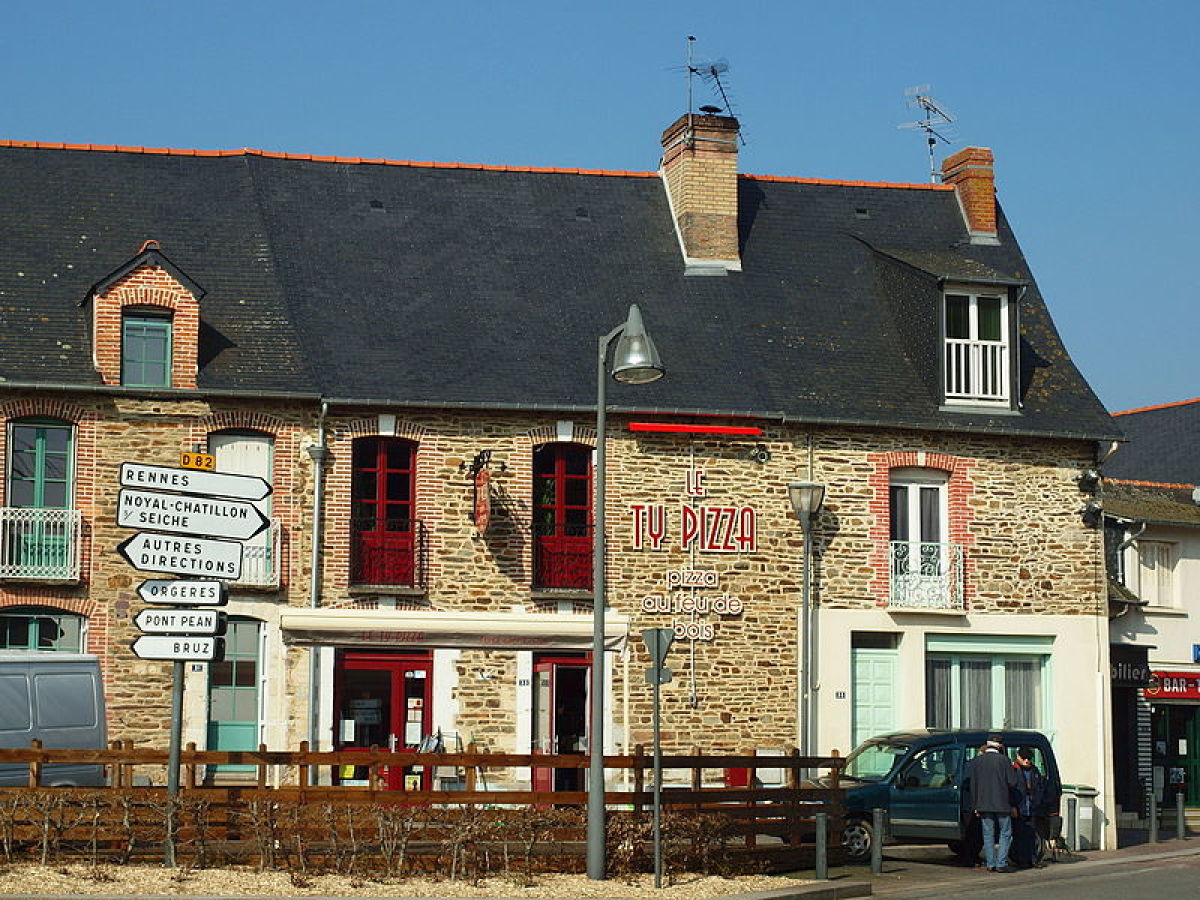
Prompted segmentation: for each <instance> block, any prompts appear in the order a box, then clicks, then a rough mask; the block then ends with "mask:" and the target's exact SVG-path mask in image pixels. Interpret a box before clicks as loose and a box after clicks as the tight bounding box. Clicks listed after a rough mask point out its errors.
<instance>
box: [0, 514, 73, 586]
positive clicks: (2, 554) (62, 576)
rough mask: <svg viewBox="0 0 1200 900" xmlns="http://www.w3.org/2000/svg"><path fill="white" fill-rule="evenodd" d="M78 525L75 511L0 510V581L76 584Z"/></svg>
mask: <svg viewBox="0 0 1200 900" xmlns="http://www.w3.org/2000/svg"><path fill="white" fill-rule="evenodd" d="M82 523H83V518H82V516H81V515H80V513H79V510H77V509H26V508H19V507H12V506H9V507H0V578H9V579H14V580H21V581H59V582H62V581H66V582H71V581H78V580H79V560H80V556H81V545H82Z"/></svg>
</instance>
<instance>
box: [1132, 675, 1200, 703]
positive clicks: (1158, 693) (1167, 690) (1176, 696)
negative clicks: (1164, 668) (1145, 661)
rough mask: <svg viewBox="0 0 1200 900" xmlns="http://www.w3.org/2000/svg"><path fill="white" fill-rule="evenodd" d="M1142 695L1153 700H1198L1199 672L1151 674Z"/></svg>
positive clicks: (1199, 697)
mask: <svg viewBox="0 0 1200 900" xmlns="http://www.w3.org/2000/svg"><path fill="white" fill-rule="evenodd" d="M1143 693H1145V695H1146V696H1147V697H1149V698H1151V699H1153V700H1200V672H1151V673H1150V686H1149V687H1147V688H1145V689H1144V691H1143Z"/></svg>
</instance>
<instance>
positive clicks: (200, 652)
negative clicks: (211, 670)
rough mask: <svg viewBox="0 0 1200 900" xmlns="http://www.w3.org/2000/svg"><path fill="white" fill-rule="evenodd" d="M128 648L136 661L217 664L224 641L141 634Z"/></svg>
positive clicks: (209, 638) (211, 638) (208, 637)
mask: <svg viewBox="0 0 1200 900" xmlns="http://www.w3.org/2000/svg"><path fill="white" fill-rule="evenodd" d="M130 647H132V648H133V655H134V656H136V657H137V658H138V659H166V660H172V661H174V662H177V663H184V662H187V661H189V660H194V661H201V662H203V661H207V662H219V661H220V660H221V657H222V656H224V653H225V641H224V639H223V638H219V637H211V636H208V635H203V636H196V637H193V636H191V635H187V636H182V635H174V634H143V635H142V636H141V637H139V638H137V639H136V640H135V641H134V642H133V643H132V644H130Z"/></svg>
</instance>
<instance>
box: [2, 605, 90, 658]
mask: <svg viewBox="0 0 1200 900" xmlns="http://www.w3.org/2000/svg"><path fill="white" fill-rule="evenodd" d="M83 623H84V619H83V616H80V615H75V614H74V613H64V612H59V611H58V610H54V609H40V608H36V607H13V608H10V609H6V610H5V611H4V612H0V650H48V651H56V652H60V653H81V652H83Z"/></svg>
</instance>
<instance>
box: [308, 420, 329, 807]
mask: <svg viewBox="0 0 1200 900" xmlns="http://www.w3.org/2000/svg"><path fill="white" fill-rule="evenodd" d="M328 411H329V404H328V403H327V402H325V401H321V414H320V416H319V417H318V419H317V443H315V444H313V445H312V446H310V447H309V448H308V457H309V459H311V460H312V461H313V506H312V529H311V530H310V532H309V533H310V534H311V535H312V559H311V565H310V567H309V568H310V569H311V579H312V580H311V582H310V584H309V595H308V605H309V606H310V607H312V608H313V609H316V608H317V607H318V606H320V605H321V513H322V510H323V509H324V505H325V463H326V461H327V460H328V459H329V448H328V447H326V446H325V415H326V413H328ZM320 654H321V648H320V647H316V646H314V647H311V648H310V649H309V651H308V746H309V749H310V750H312V751H313V752H316V751H318V750H320V749H321V746H320V734H319V729H318V722H319V720H320V719H319V717H320V712H321V681H320V679H321V655H320ZM317 777H318V770H317V767H316V766H313V767H312V771H311V772H310V773H309V784H316V783H317Z"/></svg>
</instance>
